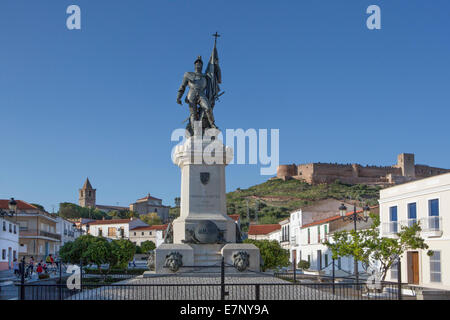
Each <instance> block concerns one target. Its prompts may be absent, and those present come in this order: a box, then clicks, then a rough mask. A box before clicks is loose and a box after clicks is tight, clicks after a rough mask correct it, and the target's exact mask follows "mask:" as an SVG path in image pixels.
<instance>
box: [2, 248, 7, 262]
mask: <svg viewBox="0 0 450 320" xmlns="http://www.w3.org/2000/svg"><path fill="white" fill-rule="evenodd" d="M2 260H6V250H5V249H3V250H2Z"/></svg>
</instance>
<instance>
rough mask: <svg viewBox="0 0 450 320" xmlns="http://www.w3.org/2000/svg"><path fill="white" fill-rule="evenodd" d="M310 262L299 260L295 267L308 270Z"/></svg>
mask: <svg viewBox="0 0 450 320" xmlns="http://www.w3.org/2000/svg"><path fill="white" fill-rule="evenodd" d="M310 266H311V264H310V263H309V262H308V261H305V260H300V261H299V262H298V264H297V267H298V268H299V269H302V270H308V269H309V267H310Z"/></svg>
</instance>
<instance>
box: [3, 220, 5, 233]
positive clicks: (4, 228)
mask: <svg viewBox="0 0 450 320" xmlns="http://www.w3.org/2000/svg"><path fill="white" fill-rule="evenodd" d="M3 231H6V222H5V221H3Z"/></svg>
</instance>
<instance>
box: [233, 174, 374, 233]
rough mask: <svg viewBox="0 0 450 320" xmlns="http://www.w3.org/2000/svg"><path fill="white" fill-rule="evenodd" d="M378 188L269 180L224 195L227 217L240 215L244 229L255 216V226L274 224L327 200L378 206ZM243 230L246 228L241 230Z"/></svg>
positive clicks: (338, 183)
mask: <svg viewBox="0 0 450 320" xmlns="http://www.w3.org/2000/svg"><path fill="white" fill-rule="evenodd" d="M380 189H381V187H379V186H369V185H347V184H343V183H340V182H339V181H336V182H334V183H332V184H320V185H310V184H308V183H306V182H303V181H299V180H288V181H283V180H281V179H271V180H268V181H266V182H264V183H262V184H259V185H255V186H253V187H250V188H248V189H245V190H244V189H239V188H238V189H237V190H236V191H233V192H230V193H228V194H227V208H228V214H240V215H241V221H242V225H243V227H244V226H245V225H246V223H247V222H248V219H247V203H248V208H249V210H248V211H249V213H250V219H251V220H252V221H254V220H255V218H256V215H257V217H258V223H260V224H267V223H277V222H278V221H280V220H282V219H284V218H286V217H288V216H289V213H290V212H291V211H293V210H295V209H298V208H300V207H304V206H307V205H311V204H313V203H314V202H315V201H318V200H323V199H327V198H334V199H338V200H340V199H344V198H347V199H348V198H351V199H355V200H357V201H358V202H359V203H362V204H365V203H368V204H369V205H374V204H377V203H378V202H377V200H378V197H379V191H380ZM244 229H245V228H244Z"/></svg>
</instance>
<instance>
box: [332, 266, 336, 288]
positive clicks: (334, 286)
mask: <svg viewBox="0 0 450 320" xmlns="http://www.w3.org/2000/svg"><path fill="white" fill-rule="evenodd" d="M332 280H333V294H335V293H336V285H335V271H334V258H333V277H332Z"/></svg>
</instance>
